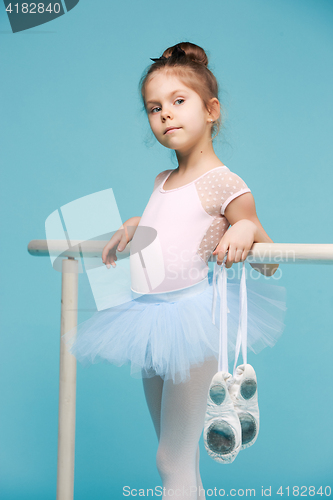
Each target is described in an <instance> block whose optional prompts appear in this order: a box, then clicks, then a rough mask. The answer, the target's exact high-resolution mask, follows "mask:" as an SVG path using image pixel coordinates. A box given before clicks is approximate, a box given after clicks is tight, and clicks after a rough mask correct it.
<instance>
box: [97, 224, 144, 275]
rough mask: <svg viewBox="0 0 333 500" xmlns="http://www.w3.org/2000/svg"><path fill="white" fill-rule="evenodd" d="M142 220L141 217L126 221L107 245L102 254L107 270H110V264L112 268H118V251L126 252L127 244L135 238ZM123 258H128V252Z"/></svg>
mask: <svg viewBox="0 0 333 500" xmlns="http://www.w3.org/2000/svg"><path fill="white" fill-rule="evenodd" d="M140 219H141V217H131V218H130V219H128V220H127V221H125V222H124V223H123V224H122V225H121V226H120V228H119V229H118V231H116V232H115V233H114V235H113V236H112V238H111V239H110V241H109V242H108V243H107V244H106V245H105V247H104V248H103V252H102V261H103V262H104V264H105V265H106V267H107V268H110V264H111V265H112V267H116V264H115V261H116V260H117V259H118V257H117V255H116V251H118V252H122V251H123V250H125V248H126V246H127V243H129V242H130V241H131V239H132V238H133V236H134V233H135V231H136V228H137V227H138V224H139V222H140ZM128 252H129V250H128ZM121 257H122V258H123V257H127V252H125V253H124V254H122V256H121Z"/></svg>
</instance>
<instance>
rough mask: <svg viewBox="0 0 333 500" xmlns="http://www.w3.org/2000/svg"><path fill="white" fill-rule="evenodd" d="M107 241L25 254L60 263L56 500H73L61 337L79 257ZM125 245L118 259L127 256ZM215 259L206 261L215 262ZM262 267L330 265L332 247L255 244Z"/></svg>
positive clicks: (72, 370) (68, 377)
mask: <svg viewBox="0 0 333 500" xmlns="http://www.w3.org/2000/svg"><path fill="white" fill-rule="evenodd" d="M107 241H108V240H105V241H104V240H98V241H97V240H90V241H84V242H81V241H71V245H69V244H68V242H67V241H66V240H52V241H46V240H32V241H30V243H29V245H28V252H29V253H30V254H31V255H34V256H37V257H48V256H56V257H59V258H60V259H63V260H62V263H61V265H62V267H61V269H62V286H61V328H60V367H59V421H58V470H57V500H73V497H74V456H75V404H76V358H75V357H74V356H73V355H72V354H70V353H69V351H68V350H67V348H66V346H65V344H64V342H62V341H61V337H62V335H63V334H64V333H65V332H67V331H69V330H70V329H72V328H74V327H75V326H77V306H78V263H79V262H78V260H76V258H77V259H79V258H81V256H85V257H89V258H91V257H93V258H96V259H101V255H102V250H103V248H104V246H105V245H106V243H107ZM130 245H131V243H128V244H127V245H126V248H125V249H124V250H123V251H122V252H118V251H116V255H117V259H118V260H119V259H123V258H126V257H128V256H129V254H130ZM215 260H216V256H214V257H213V258H211V259H209V261H211V262H212V261H215ZM246 261H247V262H249V263H262V264H269V263H275V264H291V263H292V264H333V244H322V243H320V244H317V243H316V244H308V243H306V244H303V243H255V244H254V245H253V246H252V249H251V250H250V251H249V254H248V257H247V259H246ZM101 265H102V260H101Z"/></svg>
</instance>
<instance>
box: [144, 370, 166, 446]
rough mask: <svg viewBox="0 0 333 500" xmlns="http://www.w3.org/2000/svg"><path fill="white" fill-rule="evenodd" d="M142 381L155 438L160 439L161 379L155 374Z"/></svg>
mask: <svg viewBox="0 0 333 500" xmlns="http://www.w3.org/2000/svg"><path fill="white" fill-rule="evenodd" d="M142 383H143V389H144V392H145V396H146V401H147V405H148V409H149V412H150V415H151V418H152V421H153V424H154V427H155V431H156V435H157V439H158V440H160V419H161V400H162V390H163V379H162V378H161V377H160V376H159V375H156V376H155V377H151V378H143V379H142Z"/></svg>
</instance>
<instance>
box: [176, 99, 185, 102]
mask: <svg viewBox="0 0 333 500" xmlns="http://www.w3.org/2000/svg"><path fill="white" fill-rule="evenodd" d="M179 101H181V102H184V99H181V98H180V99H177V100H176V101H175V102H179Z"/></svg>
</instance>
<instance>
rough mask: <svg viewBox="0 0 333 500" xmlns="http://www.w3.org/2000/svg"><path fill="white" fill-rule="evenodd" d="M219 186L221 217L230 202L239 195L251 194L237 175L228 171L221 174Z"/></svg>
mask: <svg viewBox="0 0 333 500" xmlns="http://www.w3.org/2000/svg"><path fill="white" fill-rule="evenodd" d="M219 184H220V187H219V189H220V194H221V197H220V200H221V214H222V215H224V211H225V209H226V208H227V206H228V205H229V203H230V202H231V201H232V200H234V199H235V198H237V197H238V196H240V195H241V194H244V193H251V189H250V188H249V187H248V186H247V185H246V184H245V182H244V181H243V179H241V178H240V177H239V176H238V175H237V174H234V173H233V172H230V170H228V171H226V172H221V174H220V182H219Z"/></svg>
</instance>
